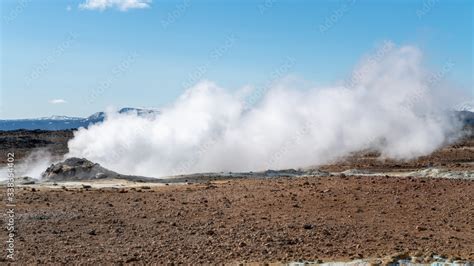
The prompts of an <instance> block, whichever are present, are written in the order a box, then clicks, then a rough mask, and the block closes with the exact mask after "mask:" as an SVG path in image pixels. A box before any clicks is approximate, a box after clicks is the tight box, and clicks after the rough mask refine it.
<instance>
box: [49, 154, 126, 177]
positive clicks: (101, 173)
mask: <svg viewBox="0 0 474 266" xmlns="http://www.w3.org/2000/svg"><path fill="white" fill-rule="evenodd" d="M118 176H120V174H118V173H115V172H113V171H110V170H108V169H105V168H104V167H102V166H100V164H98V163H93V162H91V161H89V160H87V159H84V158H82V159H81V158H69V159H66V160H65V161H64V162H59V163H57V164H53V165H51V166H50V167H48V168H47V169H46V171H45V172H44V173H43V174H42V175H41V177H42V178H43V179H44V180H51V181H77V180H90V179H105V178H117V177H118Z"/></svg>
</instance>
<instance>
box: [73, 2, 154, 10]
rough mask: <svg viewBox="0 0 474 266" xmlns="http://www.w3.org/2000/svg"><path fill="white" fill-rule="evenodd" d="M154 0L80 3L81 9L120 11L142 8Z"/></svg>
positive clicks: (148, 5)
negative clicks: (111, 9)
mask: <svg viewBox="0 0 474 266" xmlns="http://www.w3.org/2000/svg"><path fill="white" fill-rule="evenodd" d="M151 1H152V0H85V2H84V3H82V4H79V8H80V9H88V10H100V11H103V10H105V9H107V8H117V9H118V10H120V11H127V10H129V9H142V8H148V7H150V4H151Z"/></svg>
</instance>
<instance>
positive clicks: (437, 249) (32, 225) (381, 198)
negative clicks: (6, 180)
mask: <svg viewBox="0 0 474 266" xmlns="http://www.w3.org/2000/svg"><path fill="white" fill-rule="evenodd" d="M1 192H2V195H4V192H5V191H4V189H3V190H2V191H1ZM16 193H17V194H16V197H17V206H16V214H17V216H16V227H17V232H16V233H17V235H16V243H15V248H16V252H17V254H16V257H17V261H18V262H20V263H22V264H24V263H52V262H56V263H71V262H74V263H97V262H116V263H120V262H138V263H150V262H161V263H167V262H174V263H187V264H191V263H192V264H195V263H230V262H244V261H246V262H289V261H295V260H299V259H304V260H310V261H314V260H316V259H322V260H349V259H353V258H361V257H363V258H368V257H384V256H386V255H390V254H394V253H403V254H410V255H417V256H429V255H432V254H440V255H445V256H447V257H459V258H463V259H469V260H471V261H472V260H474V221H473V219H472V217H474V182H473V181H467V180H448V179H415V178H386V177H363V178H358V177H324V178H315V177H313V178H309V177H308V178H295V179H288V178H278V179H265V180H233V181H227V182H219V183H209V184H193V185H183V186H163V187H153V188H148V187H145V188H141V189H130V188H129V189H125V190H123V189H120V190H119V189H112V188H110V189H89V190H86V189H75V190H64V189H60V188H59V189H57V190H51V189H46V188H40V189H39V190H38V189H36V191H32V188H24V189H19V190H17V192H16ZM3 200H4V199H3ZM1 226H2V228H4V230H2V232H3V233H2V234H0V241H1V242H2V243H5V241H6V233H7V232H6V231H5V227H6V226H5V221H2V224H1Z"/></svg>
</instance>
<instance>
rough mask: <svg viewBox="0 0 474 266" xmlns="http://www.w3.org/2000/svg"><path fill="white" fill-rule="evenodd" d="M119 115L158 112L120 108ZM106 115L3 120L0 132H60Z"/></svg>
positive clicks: (154, 113) (95, 121)
mask: <svg viewBox="0 0 474 266" xmlns="http://www.w3.org/2000/svg"><path fill="white" fill-rule="evenodd" d="M117 112H118V113H120V114H125V113H132V114H136V115H138V116H143V117H150V118H154V117H156V116H157V115H158V114H159V113H160V112H159V111H158V110H155V109H143V108H130V107H126V108H122V109H120V110H118V111H117ZM106 116H107V114H106V113H105V112H97V113H95V114H93V115H91V116H89V117H87V118H83V117H68V116H51V117H40V118H32V119H5V120H0V130H17V129H28V130H34V129H41V130H62V129H75V128H80V127H88V126H90V125H92V124H95V123H100V122H102V121H104V119H105V117H106Z"/></svg>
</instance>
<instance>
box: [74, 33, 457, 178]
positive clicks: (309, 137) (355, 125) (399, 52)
mask: <svg viewBox="0 0 474 266" xmlns="http://www.w3.org/2000/svg"><path fill="white" fill-rule="evenodd" d="M431 77H432V74H430V72H428V71H427V70H425V68H424V67H423V62H422V54H421V52H420V50H418V49H417V48H416V47H412V46H401V47H396V46H394V45H393V44H392V43H389V42H387V43H385V44H384V46H383V47H381V48H380V49H379V50H378V51H376V52H375V53H374V54H372V55H369V56H367V57H364V58H363V59H362V61H361V63H359V64H358V65H357V67H356V68H355V70H354V72H353V74H352V76H351V78H349V79H348V80H347V81H346V82H344V83H343V84H342V85H336V86H332V87H321V88H312V89H299V88H296V87H294V86H292V85H291V84H288V83H281V84H278V83H277V84H275V85H274V86H272V87H271V88H269V89H268V90H266V93H265V94H264V95H263V96H262V98H261V99H260V100H259V101H258V102H257V103H256V104H255V105H253V106H250V107H249V106H247V105H246V102H247V100H246V99H248V97H252V93H253V94H255V93H257V92H258V90H257V91H255V90H254V91H253V92H250V94H251V95H245V94H243V93H242V92H241V91H239V92H230V91H227V90H225V89H222V88H220V87H219V86H217V85H216V84H214V83H212V82H209V81H203V82H200V83H199V84H197V85H196V86H194V87H192V88H190V89H189V90H187V91H186V92H185V93H184V94H183V95H181V97H179V99H177V100H176V102H174V103H173V104H171V105H169V106H167V107H165V108H163V109H162V113H161V114H160V115H159V116H157V117H156V118H146V117H139V116H137V115H136V114H132V113H129V114H121V115H119V114H116V113H110V114H109V116H108V117H107V119H106V121H105V122H103V123H101V124H96V125H93V126H91V127H90V128H89V129H80V130H78V131H77V132H76V133H75V137H74V139H72V140H71V141H70V142H69V149H70V153H69V154H68V156H77V157H86V158H88V159H90V160H92V161H95V162H98V163H101V164H102V165H104V166H105V167H108V168H111V169H113V170H116V171H119V172H122V173H127V174H136V175H146V176H155V177H157V176H165V175H173V174H183V173H194V172H210V171H256V170H265V169H280V168H297V167H305V166H310V165H317V164H322V163H325V162H328V161H329V160H334V159H337V158H339V157H341V156H344V155H347V154H348V153H350V152H354V151H358V150H361V149H367V148H371V149H376V150H378V151H380V152H381V154H382V156H383V157H390V158H395V159H410V158H414V157H417V156H421V155H425V154H429V153H431V152H432V151H434V150H435V149H436V148H438V147H440V146H441V145H442V144H444V143H446V142H447V141H449V140H450V139H451V138H452V137H454V136H456V133H457V132H459V129H460V125H459V124H458V123H457V122H456V121H455V120H454V119H452V118H451V117H450V116H449V115H448V114H447V112H446V110H447V108H448V106H452V104H453V102H451V101H450V97H446V95H445V89H446V88H443V87H444V84H443V82H441V81H437V82H434V81H433V79H432V78H431Z"/></svg>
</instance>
